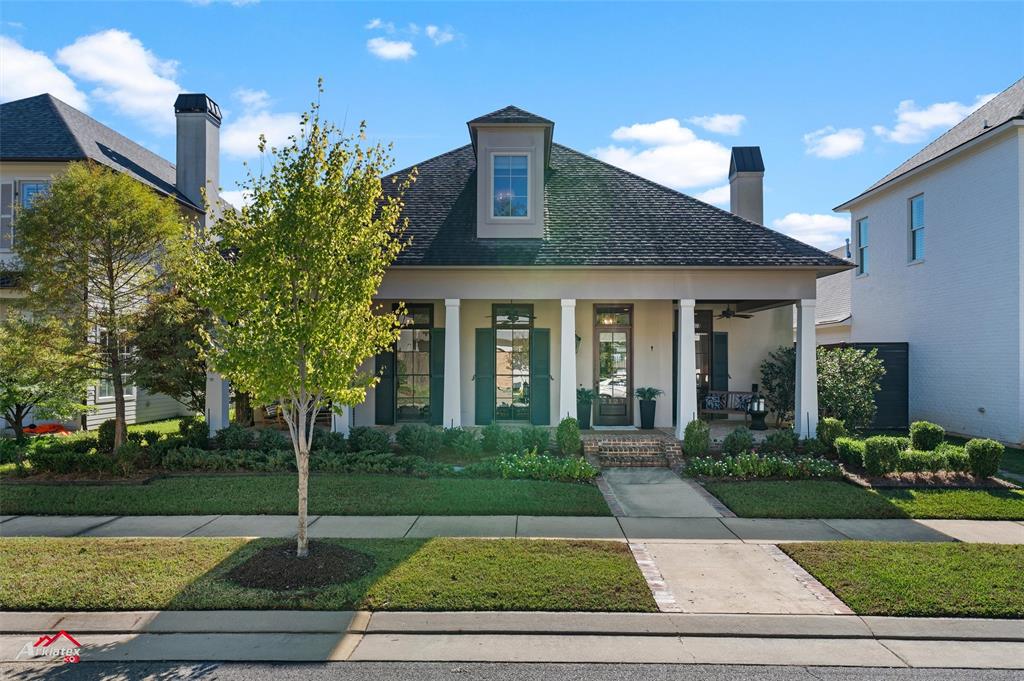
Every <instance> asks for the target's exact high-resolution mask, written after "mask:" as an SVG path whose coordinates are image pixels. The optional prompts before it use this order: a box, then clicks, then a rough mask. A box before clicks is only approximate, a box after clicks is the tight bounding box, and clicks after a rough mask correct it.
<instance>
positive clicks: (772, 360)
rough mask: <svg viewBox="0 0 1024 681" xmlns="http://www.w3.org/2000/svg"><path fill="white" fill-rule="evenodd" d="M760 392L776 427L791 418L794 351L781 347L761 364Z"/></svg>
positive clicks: (790, 348)
mask: <svg viewBox="0 0 1024 681" xmlns="http://www.w3.org/2000/svg"><path fill="white" fill-rule="evenodd" d="M761 391H762V392H763V393H764V399H765V401H766V402H767V403H768V408H769V409H771V410H772V412H774V413H775V423H776V425H779V424H781V423H782V422H783V421H785V420H787V419H789V418H791V416H792V414H793V410H794V409H795V408H796V349H795V348H794V347H793V346H792V345H790V346H783V347H780V348H778V349H776V350H773V351H772V352H771V353H770V354H769V355H768V358H767V359H765V360H764V361H763V362H761Z"/></svg>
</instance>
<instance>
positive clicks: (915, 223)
mask: <svg viewBox="0 0 1024 681" xmlns="http://www.w3.org/2000/svg"><path fill="white" fill-rule="evenodd" d="M922 258H924V194H918V195H917V196H915V197H914V198H912V199H910V259H911V260H921V259H922Z"/></svg>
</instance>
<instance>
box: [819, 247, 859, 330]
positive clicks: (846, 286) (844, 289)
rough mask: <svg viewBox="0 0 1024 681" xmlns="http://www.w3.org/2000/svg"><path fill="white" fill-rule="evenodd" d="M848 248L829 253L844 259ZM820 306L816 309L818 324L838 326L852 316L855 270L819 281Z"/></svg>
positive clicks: (832, 275)
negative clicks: (851, 295)
mask: <svg viewBox="0 0 1024 681" xmlns="http://www.w3.org/2000/svg"><path fill="white" fill-rule="evenodd" d="M845 251H846V247H845V246H840V247H839V248H836V249H833V250H831V251H829V253H831V254H832V255H834V256H836V257H840V258H841V257H843V255H844V254H845ZM817 285H818V304H817V306H815V308H814V321H815V323H816V324H838V323H839V322H844V321H846V320H848V319H849V318H850V317H851V316H852V308H851V305H850V294H851V291H852V290H853V270H847V271H846V272H839V273H838V274H830V275H829V276H827V277H821V278H820V279H818V281H817Z"/></svg>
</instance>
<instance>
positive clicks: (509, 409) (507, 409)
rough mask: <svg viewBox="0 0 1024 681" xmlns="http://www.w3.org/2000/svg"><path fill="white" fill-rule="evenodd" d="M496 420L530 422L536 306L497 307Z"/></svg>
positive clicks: (494, 315)
mask: <svg viewBox="0 0 1024 681" xmlns="http://www.w3.org/2000/svg"><path fill="white" fill-rule="evenodd" d="M491 318H492V324H493V326H494V355H495V357H494V360H495V361H494V367H495V375H494V379H495V380H494V392H495V396H494V418H495V420H498V421H529V420H530V334H531V333H532V331H533V305H512V304H510V305H495V306H494V307H493V308H492V315H491Z"/></svg>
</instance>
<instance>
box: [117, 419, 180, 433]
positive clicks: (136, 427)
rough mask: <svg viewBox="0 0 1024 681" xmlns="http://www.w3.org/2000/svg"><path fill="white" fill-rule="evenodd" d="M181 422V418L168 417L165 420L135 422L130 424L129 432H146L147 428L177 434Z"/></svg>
mask: <svg viewBox="0 0 1024 681" xmlns="http://www.w3.org/2000/svg"><path fill="white" fill-rule="evenodd" d="M179 423H181V419H180V418H177V419H167V420H165V421H150V422H149V423H135V424H132V425H130V426H128V432H130V433H145V432H146V431H147V430H155V431H156V432H158V433H161V434H163V435H172V434H174V435H176V434H177V433H178V424H179Z"/></svg>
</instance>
